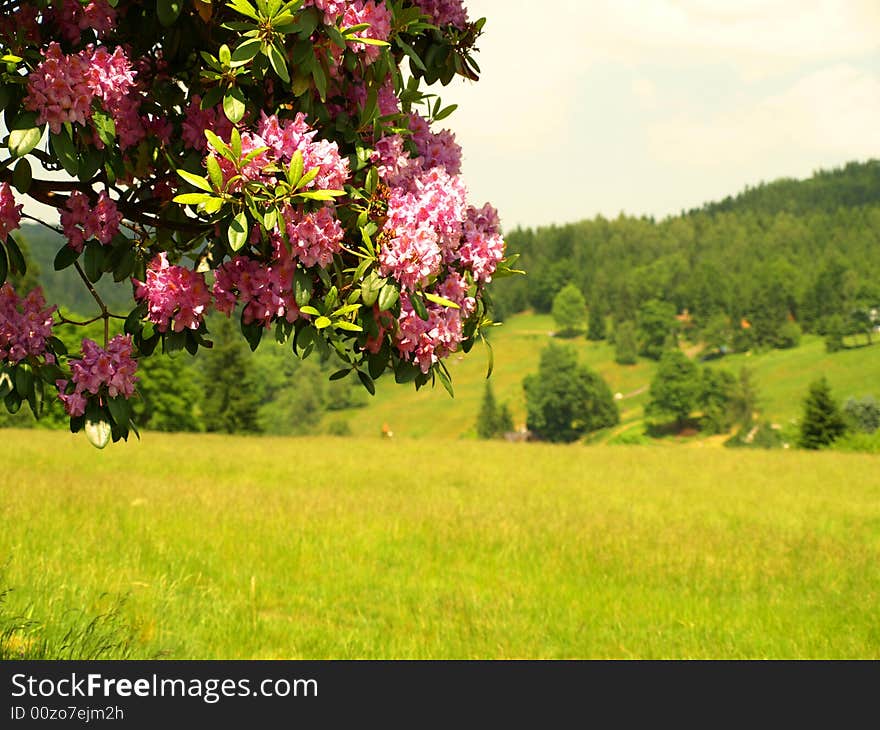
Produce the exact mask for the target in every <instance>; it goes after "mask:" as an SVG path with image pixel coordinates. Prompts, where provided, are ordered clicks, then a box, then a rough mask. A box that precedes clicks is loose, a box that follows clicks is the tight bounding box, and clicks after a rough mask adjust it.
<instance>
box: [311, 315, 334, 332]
mask: <svg viewBox="0 0 880 730" xmlns="http://www.w3.org/2000/svg"><path fill="white" fill-rule="evenodd" d="M331 324H332V322H331V321H330V318H329V317H324V316H321V317H318V318H317V319H316V320H315V329H319V330H322V329H324V328H325V327H329V326H330V325H331Z"/></svg>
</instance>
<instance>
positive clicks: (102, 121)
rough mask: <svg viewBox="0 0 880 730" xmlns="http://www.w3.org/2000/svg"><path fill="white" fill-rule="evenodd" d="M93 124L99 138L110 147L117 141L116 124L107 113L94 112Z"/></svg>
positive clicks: (97, 110)
mask: <svg viewBox="0 0 880 730" xmlns="http://www.w3.org/2000/svg"><path fill="white" fill-rule="evenodd" d="M92 124H94V126H95V129H96V130H97V132H98V137H99V138H100V139H101V141H102V142H103V143H104V144H105V145H107V146H108V147H110V146H112V145H113V143H114V142H115V141H116V122H114V121H113V117H111V116H110V115H109V114H107V112H105V111H103V110H101V109H95V110H94V111H93V112H92Z"/></svg>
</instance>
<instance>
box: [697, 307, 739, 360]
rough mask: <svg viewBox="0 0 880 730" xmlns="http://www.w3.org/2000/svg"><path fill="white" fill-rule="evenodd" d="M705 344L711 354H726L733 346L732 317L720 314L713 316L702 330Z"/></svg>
mask: <svg viewBox="0 0 880 730" xmlns="http://www.w3.org/2000/svg"><path fill="white" fill-rule="evenodd" d="M701 335H702V340H703V344H704V345H705V346H706V349H707V350H708V351H709V352H720V353H724V352H726V351H728V350H730V349H731V348H732V346H733V335H734V330H733V326H732V324H731V321H730V317H729V316H728V315H726V314H723V313H721V312H719V313H718V314H714V315H712V317H710V318H709V320H708V322H706V324H705V326H704V327H703V330H702V333H701Z"/></svg>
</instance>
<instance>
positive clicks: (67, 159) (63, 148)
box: [49, 131, 79, 177]
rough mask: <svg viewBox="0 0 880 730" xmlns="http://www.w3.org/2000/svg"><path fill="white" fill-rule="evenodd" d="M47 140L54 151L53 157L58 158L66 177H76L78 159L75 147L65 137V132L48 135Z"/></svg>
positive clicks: (68, 138)
mask: <svg viewBox="0 0 880 730" xmlns="http://www.w3.org/2000/svg"><path fill="white" fill-rule="evenodd" d="M49 139H50V140H51V142H52V149H53V150H54V151H55V156H56V157H57V158H58V161H59V162H60V163H61V166H62V167H63V168H64V170H65V171H66V172H67V174H68V175H70V176H72V177H76V176H77V173H79V158H78V157H77V154H76V147H74V146H73V141H72V140H71V139H70V137H68V136H67V133H66V132H65V131H61V132H60V133H59V134H51V133H50V134H49Z"/></svg>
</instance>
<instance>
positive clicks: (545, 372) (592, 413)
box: [523, 344, 620, 442]
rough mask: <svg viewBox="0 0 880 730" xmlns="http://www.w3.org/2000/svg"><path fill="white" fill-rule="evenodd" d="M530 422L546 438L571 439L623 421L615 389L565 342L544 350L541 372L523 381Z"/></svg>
mask: <svg viewBox="0 0 880 730" xmlns="http://www.w3.org/2000/svg"><path fill="white" fill-rule="evenodd" d="M523 387H524V388H525V394H526V412H527V417H526V418H527V420H526V425H527V426H528V428H529V430H531V431H532V432H533V433H534V434H536V435H537V436H538V437H539V438H541V439H544V440H546V441H557V442H570V441H575V440H577V439H578V438H580V437H581V436H583V435H584V434H587V433H590V432H592V431H597V430H599V429H601V428H607V427H609V426H613V425H615V424H617V423H619V422H620V414H619V412H618V409H617V404H616V403H615V402H614V397H613V396H612V394H611V390H610V388H609V387H608V385H607V384H606V383H605V381H604V380H602V378H601V377H600V376H599V375H597V374H596V373H595V372H593V371H592V370H591V369H590V368H588V367H587V366H586V365H578V361H577V353H576V352H575V351H574V350H573V349H572V348H570V347H568V346H565V345H556V344H551V345H550V346H549V347H547V348H546V349H544V350H543V351H542V352H541V362H540V366H539V368H538V372H537V374H534V375H529V376H528V377H527V378H526V379H525V380H524V381H523Z"/></svg>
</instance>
